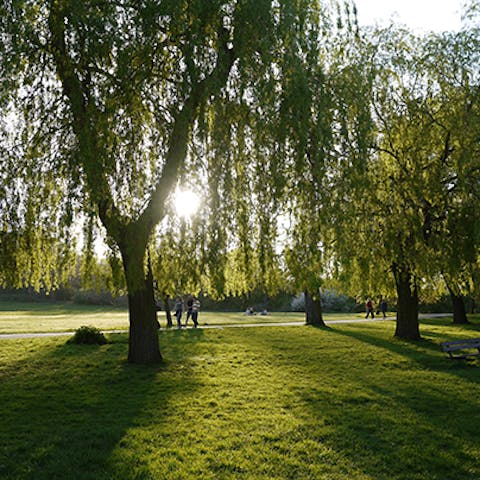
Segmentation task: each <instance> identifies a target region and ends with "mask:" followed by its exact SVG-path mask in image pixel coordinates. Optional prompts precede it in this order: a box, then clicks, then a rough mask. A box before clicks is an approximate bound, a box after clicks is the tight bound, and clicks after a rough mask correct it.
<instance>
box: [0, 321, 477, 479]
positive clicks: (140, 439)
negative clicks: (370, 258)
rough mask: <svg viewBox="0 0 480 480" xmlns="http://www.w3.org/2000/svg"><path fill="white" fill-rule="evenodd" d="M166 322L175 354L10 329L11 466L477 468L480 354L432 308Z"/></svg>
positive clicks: (336, 471) (167, 475) (6, 435)
mask: <svg viewBox="0 0 480 480" xmlns="http://www.w3.org/2000/svg"><path fill="white" fill-rule="evenodd" d="M393 330H394V324H393V322H377V323H374V322H371V323H357V324H350V325H346V324H341V325H334V326H332V327H329V328H324V329H318V328H311V327H296V328H289V327H275V328H268V327H264V328H248V329H222V330H207V329H204V330H193V329H192V330H182V331H179V330H168V331H167V330H162V331H161V333H160V344H161V350H162V354H163V355H164V357H165V361H164V363H163V364H162V365H161V366H159V367H136V366H131V365H128V364H127V363H126V362H125V358H126V352H127V336H126V335H124V334H117V335H110V337H109V338H110V340H111V343H109V344H107V345H104V346H100V347H99V346H78V345H77V346H76V345H67V344H66V340H65V338H49V339H24V340H3V341H1V343H0V346H1V349H0V385H1V388H0V412H1V416H2V428H1V429H0V446H1V447H0V478H2V479H5V480H13V479H15V480H20V479H21V480H23V479H35V480H43V479H45V480H47V479H48V480H50V479H55V478H56V479H69V480H87V479H89V480H90V479H91V480H94V479H95V480H106V479H121V480H134V479H144V480H147V479H152V480H153V479H171V480H183V479H185V480H190V479H191V480H194V479H195V480H197V479H212V480H213V479H215V480H216V479H221V480H223V479H278V480H280V479H319V480H327V479H328V480H345V479H349V480H350V479H353V480H360V479H361V480H364V479H369V480H383V479H385V480H400V479H401V480H432V479H433V480H434V479H437V480H477V479H478V478H480V466H479V464H478V458H479V456H480V441H479V434H478V432H479V430H480V414H479V413H478V412H479V411H480V386H479V379H480V369H479V367H480V362H479V361H472V362H463V361H462V362H455V361H451V360H450V359H448V358H447V356H446V355H445V354H444V353H442V352H441V349H440V348H439V343H440V342H441V341H443V340H446V339H452V338H457V337H478V336H480V335H479V332H480V318H478V317H477V319H476V322H475V323H474V324H473V325H471V326H467V327H459V326H453V325H452V324H450V323H448V320H435V321H428V322H424V323H422V325H421V332H422V335H423V338H424V339H423V340H422V341H420V342H412V343H410V342H403V341H398V340H395V339H393Z"/></svg>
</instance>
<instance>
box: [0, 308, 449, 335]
mask: <svg viewBox="0 0 480 480" xmlns="http://www.w3.org/2000/svg"><path fill="white" fill-rule="evenodd" d="M451 316H452V314H451V313H428V314H420V315H419V318H441V317H451ZM388 320H395V317H387V318H381V317H380V318H379V317H376V318H375V319H371V318H368V319H367V318H344V319H341V318H339V319H337V320H327V321H325V323H326V324H327V325H333V324H336V323H363V322H384V321H388ZM301 326H305V322H270V323H268V322H265V323H236V324H226V325H208V324H207V325H200V326H199V329H223V328H251V327H301ZM192 328H193V327H188V329H189V330H190V329H192ZM185 329H186V327H183V328H182V330H185ZM162 330H165V329H164V328H162ZM169 330H170V329H169ZM171 330H175V327H172V328H171ZM74 333H75V332H48V333H1V334H0V340H8V339H11V340H14V339H17V338H41V337H61V336H64V337H65V336H72V335H73V334H74ZM103 333H128V330H104V331H103Z"/></svg>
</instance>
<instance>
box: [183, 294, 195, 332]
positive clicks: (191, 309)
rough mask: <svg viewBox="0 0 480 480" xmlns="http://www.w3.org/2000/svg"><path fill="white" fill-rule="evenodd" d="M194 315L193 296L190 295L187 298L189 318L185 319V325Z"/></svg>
mask: <svg viewBox="0 0 480 480" xmlns="http://www.w3.org/2000/svg"><path fill="white" fill-rule="evenodd" d="M192 316H193V297H190V298H189V299H188V300H187V318H186V319H185V326H187V324H188V319H189V318H190V317H192ZM194 323H195V322H194Z"/></svg>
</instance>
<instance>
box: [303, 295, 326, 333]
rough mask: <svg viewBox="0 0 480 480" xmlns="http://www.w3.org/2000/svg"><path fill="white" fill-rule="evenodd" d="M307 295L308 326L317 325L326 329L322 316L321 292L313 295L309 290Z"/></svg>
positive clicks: (306, 314) (306, 319)
mask: <svg viewBox="0 0 480 480" xmlns="http://www.w3.org/2000/svg"><path fill="white" fill-rule="evenodd" d="M304 295H305V322H306V324H307V325H315V326H317V327H325V322H324V321H323V316H322V303H321V301H320V292H319V291H317V293H316V294H311V293H309V292H308V291H307V290H305V291H304Z"/></svg>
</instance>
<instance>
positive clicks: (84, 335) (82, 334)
mask: <svg viewBox="0 0 480 480" xmlns="http://www.w3.org/2000/svg"><path fill="white" fill-rule="evenodd" d="M68 343H76V344H83V345H104V344H105V343H107V339H106V338H105V336H104V335H103V333H102V332H101V331H100V330H99V329H98V328H96V327H92V326H85V325H84V326H82V327H80V328H78V329H77V330H76V331H75V335H74V336H73V337H72V338H70V339H69V340H68Z"/></svg>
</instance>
